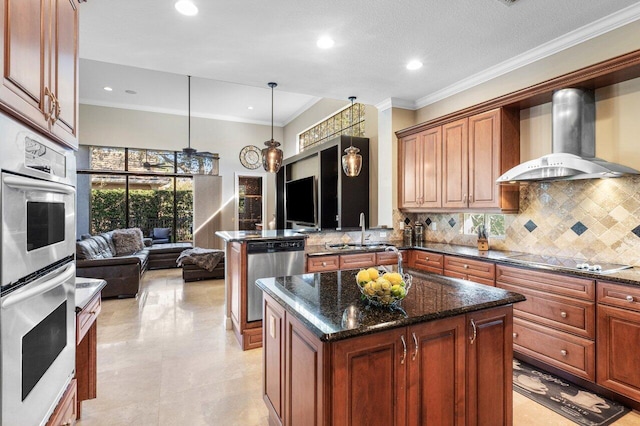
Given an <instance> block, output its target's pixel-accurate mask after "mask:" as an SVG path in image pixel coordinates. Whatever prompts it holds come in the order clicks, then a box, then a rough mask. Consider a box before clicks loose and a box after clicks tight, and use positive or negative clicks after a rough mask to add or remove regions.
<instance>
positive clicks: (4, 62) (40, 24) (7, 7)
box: [0, 0, 48, 128]
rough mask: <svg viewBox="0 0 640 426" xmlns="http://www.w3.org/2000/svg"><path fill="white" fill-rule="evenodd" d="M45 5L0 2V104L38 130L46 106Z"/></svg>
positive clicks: (12, 0) (11, 0)
mask: <svg viewBox="0 0 640 426" xmlns="http://www.w3.org/2000/svg"><path fill="white" fill-rule="evenodd" d="M47 4H48V2H45V1H41V0H3V4H2V12H1V13H2V16H0V18H1V20H2V24H3V25H2V31H0V40H1V41H2V48H3V54H2V55H0V66H1V68H2V72H3V75H2V77H3V78H2V85H0V101H2V103H3V104H5V105H6V106H8V107H9V108H10V109H11V110H13V111H15V112H17V113H18V114H19V115H20V116H21V117H24V118H26V119H27V120H29V121H31V122H32V123H34V124H36V125H38V126H40V127H42V128H47V127H48V122H47V120H45V117H44V114H43V112H42V111H43V110H44V109H45V107H47V105H45V99H44V97H45V94H44V85H45V78H46V77H47V76H46V75H45V71H46V69H45V62H44V61H45V49H44V44H45V39H44V34H45V32H46V31H45V30H46V29H47V30H48V16H45V15H46V14H47V11H48V9H47V8H46V7H45V6H46V5H47ZM5 24H6V28H5Z"/></svg>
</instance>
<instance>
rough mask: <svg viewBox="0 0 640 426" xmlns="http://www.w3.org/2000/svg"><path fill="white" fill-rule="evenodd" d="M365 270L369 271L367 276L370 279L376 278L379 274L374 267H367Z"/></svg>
mask: <svg viewBox="0 0 640 426" xmlns="http://www.w3.org/2000/svg"><path fill="white" fill-rule="evenodd" d="M367 272H368V273H369V278H370V279H372V280H377V279H378V277H379V276H380V274H379V273H378V270H377V269H376V268H369V269H367Z"/></svg>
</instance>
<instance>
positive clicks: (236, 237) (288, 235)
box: [216, 229, 308, 242]
mask: <svg viewBox="0 0 640 426" xmlns="http://www.w3.org/2000/svg"><path fill="white" fill-rule="evenodd" d="M216 235H217V236H218V237H220V238H222V239H223V240H224V241H226V242H230V241H255V240H258V241H260V240H262V241H270V240H289V239H292V238H297V239H299V238H307V237H308V235H306V234H303V233H300V232H297V231H292V230H290V229H286V230H276V231H266V230H265V231H216Z"/></svg>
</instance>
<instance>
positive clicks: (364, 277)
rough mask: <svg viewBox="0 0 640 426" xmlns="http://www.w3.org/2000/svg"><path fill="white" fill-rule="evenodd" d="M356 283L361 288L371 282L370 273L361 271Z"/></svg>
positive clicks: (364, 270)
mask: <svg viewBox="0 0 640 426" xmlns="http://www.w3.org/2000/svg"><path fill="white" fill-rule="evenodd" d="M356 281H357V283H358V284H360V285H361V286H363V285H365V284H366V283H368V282H369V281H371V278H370V277H369V271H367V270H366V269H361V270H360V272H358V275H356Z"/></svg>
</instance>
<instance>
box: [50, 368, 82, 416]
mask: <svg viewBox="0 0 640 426" xmlns="http://www.w3.org/2000/svg"><path fill="white" fill-rule="evenodd" d="M77 391H78V388H77V384H76V379H73V380H71V383H70V384H69V386H68V387H67V390H66V391H65V392H64V394H63V395H62V399H60V402H59V403H58V406H57V407H56V408H55V410H54V411H53V414H51V417H50V418H49V421H48V422H47V426H71V425H75V424H76V407H77V406H78V392H77Z"/></svg>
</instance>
